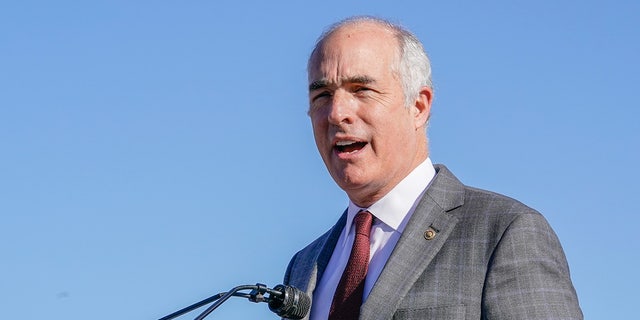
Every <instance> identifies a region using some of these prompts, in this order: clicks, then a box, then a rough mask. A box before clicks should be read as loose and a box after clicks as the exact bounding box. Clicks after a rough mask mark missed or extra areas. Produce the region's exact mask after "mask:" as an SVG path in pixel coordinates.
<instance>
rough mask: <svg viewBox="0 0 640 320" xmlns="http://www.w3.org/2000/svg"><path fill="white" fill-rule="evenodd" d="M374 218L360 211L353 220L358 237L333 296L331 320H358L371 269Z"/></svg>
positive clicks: (354, 241) (330, 312) (368, 213)
mask: <svg viewBox="0 0 640 320" xmlns="http://www.w3.org/2000/svg"><path fill="white" fill-rule="evenodd" d="M372 221H373V217H372V216H371V213H370V212H369V211H360V212H358V214H357V215H356V217H355V218H354V219H353V222H354V223H355V225H356V235H355V238H354V240H353V247H352V248H351V255H350V256H349V262H347V266H346V267H345V269H344V272H343V273H342V278H340V283H338V288H336V292H335V294H334V295H333V302H332V303H331V309H330V311H329V320H352V319H358V316H359V315H360V305H361V304H362V295H363V293H364V280H365V278H366V276H367V269H368V267H369V233H370V232H371V222H372Z"/></svg>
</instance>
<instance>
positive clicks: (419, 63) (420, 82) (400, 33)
mask: <svg viewBox="0 0 640 320" xmlns="http://www.w3.org/2000/svg"><path fill="white" fill-rule="evenodd" d="M360 23H374V24H377V25H380V26H382V27H384V28H385V29H387V30H389V31H390V32H391V33H392V34H393V35H394V36H395V38H396V39H397V40H398V46H397V48H398V51H399V58H400V59H399V61H398V63H397V66H395V67H394V69H396V68H397V69H396V70H394V71H396V72H398V74H399V76H400V81H401V83H402V90H403V93H404V100H405V105H406V106H410V105H412V104H413V102H414V101H415V99H416V98H417V96H418V94H419V92H420V88H421V87H423V86H427V87H429V88H430V89H431V90H433V82H432V80H431V62H429V57H428V56H427V53H426V52H425V50H424V47H423V46H422V43H421V42H420V40H418V38H417V37H416V36H415V35H414V34H413V33H411V32H410V31H409V30H407V29H405V28H403V27H402V26H400V25H398V24H395V23H393V22H390V21H388V20H385V19H382V18H377V17H372V16H355V17H350V18H347V19H344V20H341V21H339V22H337V23H335V24H332V25H331V26H329V28H327V30H325V31H324V32H323V33H322V35H320V37H319V38H318V40H317V41H316V44H315V47H314V49H313V51H312V52H311V55H310V56H309V61H308V63H307V71H309V70H310V68H311V63H312V62H311V60H312V59H313V55H314V53H315V52H316V51H317V50H318V48H319V47H320V46H321V45H322V43H323V42H324V40H325V39H326V38H327V37H329V36H330V35H331V34H333V33H334V32H335V31H337V30H338V29H340V28H342V27H345V26H349V25H355V24H360Z"/></svg>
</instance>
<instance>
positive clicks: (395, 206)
mask: <svg viewBox="0 0 640 320" xmlns="http://www.w3.org/2000/svg"><path fill="white" fill-rule="evenodd" d="M435 174H436V170H435V169H434V167H433V163H432V162H431V159H430V158H428V157H427V159H426V160H425V161H423V162H422V163H421V164H420V165H418V166H417V167H416V168H415V169H413V171H411V173H409V175H408V176H406V177H405V178H404V179H402V181H400V183H398V185H396V186H395V187H394V188H393V189H391V191H389V193H387V194H386V195H384V196H383V197H382V198H381V199H380V200H378V201H377V202H375V203H374V204H372V205H371V206H370V207H368V208H361V207H358V206H357V205H356V204H354V203H353V202H352V201H349V208H348V209H347V224H346V226H345V232H346V235H348V234H349V232H350V229H351V225H352V224H353V218H354V217H355V216H356V214H357V213H358V212H360V211H362V210H368V211H369V212H371V214H373V216H374V217H376V219H377V220H380V221H382V222H383V223H384V224H386V225H388V226H389V227H391V228H392V229H394V230H396V231H397V232H402V231H403V230H404V224H403V223H402V222H403V221H405V222H406V219H405V217H406V216H407V214H409V213H410V212H411V211H412V209H413V207H414V206H415V204H416V202H417V200H418V198H419V197H420V195H421V194H422V193H423V192H424V190H425V189H426V188H427V186H428V185H429V183H431V180H432V179H433V177H434V176H435Z"/></svg>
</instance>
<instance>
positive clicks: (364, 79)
mask: <svg viewBox="0 0 640 320" xmlns="http://www.w3.org/2000/svg"><path fill="white" fill-rule="evenodd" d="M340 82H341V83H360V84H369V83H374V82H376V80H375V79H373V78H371V77H369V76H364V75H362V76H353V77H348V78H344V79H341V80H340ZM329 85H330V83H329V80H327V79H320V80H316V81H313V82H311V83H310V84H309V91H313V90H318V89H323V88H326V87H328V86H329Z"/></svg>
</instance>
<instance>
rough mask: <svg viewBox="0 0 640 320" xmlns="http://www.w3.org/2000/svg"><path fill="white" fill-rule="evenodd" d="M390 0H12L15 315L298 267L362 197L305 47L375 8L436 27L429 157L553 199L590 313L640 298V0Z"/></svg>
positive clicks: (9, 176) (252, 279)
mask: <svg viewBox="0 0 640 320" xmlns="http://www.w3.org/2000/svg"><path fill="white" fill-rule="evenodd" d="M393 3H394V4H391V1H388V2H387V3H385V4H379V3H378V2H373V1H323V2H304V1H289V2H275V1H254V2H250V1H64V0H61V1H28V0H27V1H4V2H2V4H0V310H2V311H1V312H2V315H1V316H0V317H1V318H3V319H65V320H66V319H72V320H75V319H94V320H102V319H105V320H106V319H157V318H160V317H161V316H164V315H166V314H168V313H171V312H173V311H175V310H177V309H179V308H182V307H184V306H186V305H189V304H191V303H193V302H195V301H198V300H200V299H203V298H206V297H208V296H210V295H213V294H215V293H218V292H221V291H226V290H228V289H230V288H232V287H234V286H236V285H240V284H254V283H256V282H264V283H266V284H268V285H270V286H273V285H276V284H278V283H280V282H281V281H282V274H283V273H284V270H285V268H286V265H287V263H288V261H289V258H290V256H291V255H292V254H293V253H295V251H297V250H298V249H300V248H301V247H303V246H304V245H305V244H306V243H308V242H309V241H311V240H313V239H315V237H316V236H318V235H319V234H321V233H322V232H324V231H325V230H326V229H328V228H329V227H330V226H331V225H332V224H333V222H334V221H335V220H336V219H337V217H338V216H339V215H340V213H341V212H342V210H343V209H344V208H345V207H346V205H347V199H346V196H345V195H344V194H343V192H342V191H341V190H340V189H338V188H337V187H336V186H335V184H334V183H333V181H332V180H331V179H330V177H329V175H328V174H327V173H326V170H325V168H324V165H323V164H322V161H321V160H320V157H319V156H318V154H317V151H316V149H315V145H314V142H313V137H312V134H311V127H310V124H309V119H308V118H307V116H306V109H307V96H306V85H307V83H306V74H305V67H306V59H307V55H308V53H309V51H310V50H311V48H312V46H313V43H314V41H315V39H316V37H317V36H318V35H319V34H320V32H321V31H322V30H323V28H324V27H325V26H327V25H328V24H330V23H332V22H335V21H336V20H338V19H341V18H344V17H346V16H350V15H357V14H370V15H378V16H381V17H385V18H389V19H391V20H393V21H396V22H399V23H401V24H403V25H405V26H406V27H408V28H409V29H411V30H413V31H414V32H415V33H416V34H417V35H418V37H419V38H420V39H421V40H422V41H423V42H424V44H425V47H426V48H427V51H428V53H429V54H430V57H431V59H432V62H433V74H434V81H435V84H436V98H435V103H434V106H433V109H432V110H433V116H432V118H431V127H430V129H429V136H430V140H431V158H432V159H433V161H434V162H436V163H443V164H446V165H447V166H448V167H449V168H450V169H451V170H452V171H453V172H454V173H455V174H456V175H457V176H458V177H459V178H460V179H461V180H462V181H463V182H465V183H466V184H469V185H472V186H476V187H480V188H485V189H490V190H493V191H497V192H500V193H504V194H506V195H509V196H512V197H515V198H517V199H519V200H521V201H523V202H525V203H526V204H528V205H530V206H532V207H534V208H536V209H538V210H539V211H541V212H542V213H543V214H544V215H545V216H546V217H547V219H548V220H549V221H550V223H551V224H552V226H553V227H554V229H555V230H556V232H557V234H558V236H559V237H560V240H561V242H562V244H563V246H564V249H565V251H566V254H567V257H568V260H569V264H570V267H571V271H572V278H573V280H574V284H575V286H576V289H577V291H578V295H579V298H580V302H581V306H582V308H583V311H584V313H585V316H586V318H588V319H628V318H630V317H632V316H633V315H635V313H636V305H637V303H638V300H639V299H640V294H639V293H638V286H639V285H640V281H639V279H640V277H639V276H638V270H640V266H639V261H640V245H639V243H640V241H639V239H638V238H639V236H638V226H639V225H640V218H639V214H640V210H639V209H640V205H639V203H640V202H639V201H638V194H639V193H640V188H638V182H639V181H640V170H639V169H638V163H640V151H639V148H638V147H639V146H640V143H639V141H640V132H639V131H640V129H639V126H638V119H639V118H640V111H639V110H640V105H639V103H638V92H639V91H638V84H639V82H638V79H640V63H639V61H638V57H640V41H639V39H640V19H638V17H639V16H640V2H637V1H631V0H629V1H615V0H613V1H604V0H603V1H577V0H568V1H466V2H464V1H448V2H446V4H445V3H444V1H438V2H435V1H433V2H431V1H393ZM196 315H197V313H192V314H190V315H188V316H186V317H183V318H181V319H193V318H194V317H195V316H196ZM211 318H212V319H276V317H275V315H273V314H272V313H271V312H270V311H268V308H267V306H266V305H264V304H261V305H257V304H253V303H251V302H247V301H246V300H243V299H240V298H234V299H232V300H230V301H229V302H227V303H226V304H224V305H223V306H222V307H221V308H220V309H218V310H217V311H216V312H215V313H214V314H212V315H211Z"/></svg>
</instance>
